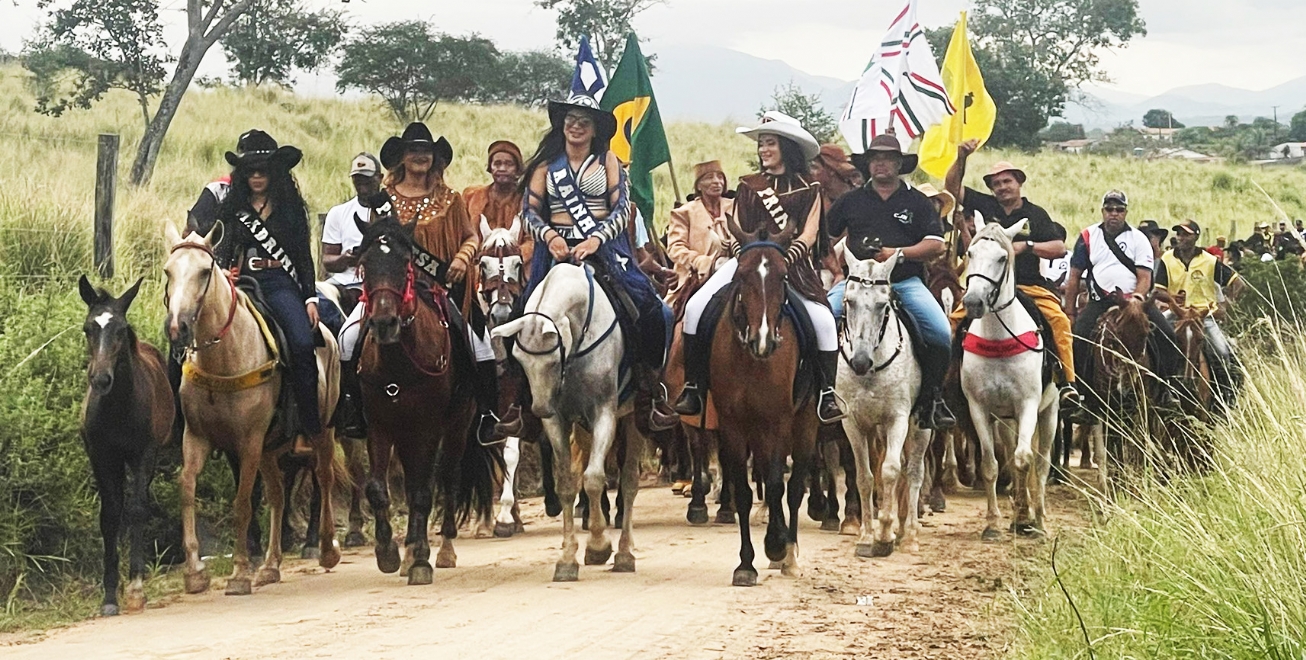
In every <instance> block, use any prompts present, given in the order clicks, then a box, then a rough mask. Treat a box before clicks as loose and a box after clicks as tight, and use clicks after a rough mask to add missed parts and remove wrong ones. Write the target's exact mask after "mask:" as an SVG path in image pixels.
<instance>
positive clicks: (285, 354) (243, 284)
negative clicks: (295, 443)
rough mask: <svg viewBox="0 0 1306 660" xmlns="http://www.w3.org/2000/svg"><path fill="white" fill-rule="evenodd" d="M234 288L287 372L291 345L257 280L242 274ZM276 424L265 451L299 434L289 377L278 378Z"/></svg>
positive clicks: (279, 365)
mask: <svg viewBox="0 0 1306 660" xmlns="http://www.w3.org/2000/svg"><path fill="white" fill-rule="evenodd" d="M236 287H237V288H239V289H240V290H241V291H243V292H245V296H246V300H247V301H248V302H249V304H250V305H251V306H252V309H251V310H250V311H251V312H253V313H254V320H255V321H257V322H258V325H259V329H260V330H262V332H263V340H264V342H265V343H266V344H267V347H268V350H269V351H271V352H272V360H273V362H275V363H276V364H277V368H278V369H280V370H281V371H282V373H288V372H290V371H291V370H292V369H293V368H294V364H292V363H291V359H292V358H291V354H290V347H289V345H288V343H287V342H286V335H285V332H284V331H282V329H281V326H280V325H278V324H277V317H276V316H275V315H273V314H272V309H271V308H270V307H269V306H268V303H267V300H266V299H265V298H264V297H263V288H262V287H260V286H259V283H258V281H257V280H255V279H254V278H252V277H248V276H242V277H241V278H240V279H239V280H237V281H236ZM315 336H316V337H317V338H318V339H317V340H318V341H321V335H320V334H316V333H315ZM278 423H280V425H279V428H280V429H281V433H280V434H278V435H276V436H269V437H268V438H267V440H266V444H265V446H264V447H263V449H264V450H265V451H267V450H272V449H277V448H280V447H282V446H283V445H285V444H287V443H289V442H290V441H292V440H294V439H295V436H296V435H299V406H298V404H296V403H295V392H294V388H293V386H292V385H291V382H290V378H282V379H281V391H280V392H278V393H277V408H276V412H275V413H274V414H273V416H272V425H273V427H278Z"/></svg>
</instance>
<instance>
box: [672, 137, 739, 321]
mask: <svg viewBox="0 0 1306 660" xmlns="http://www.w3.org/2000/svg"><path fill="white" fill-rule="evenodd" d="M734 210H735V200H734V193H733V192H727V191H726V174H725V170H724V169H722V168H721V162H720V161H716V160H713V161H708V162H706V163H699V164H697V165H695V166H694V193H693V194H692V195H690V196H689V199H688V201H686V202H685V203H684V204H682V205H681V206H679V207H677V208H676V209H675V210H673V211H671V222H670V224H669V226H668V227H667V256H669V257H670V258H671V262H672V263H673V264H674V265H675V269H676V286H675V288H673V289H672V290H671V291H670V292H668V293H667V298H666V301H667V304H668V305H670V306H671V308H672V309H673V310H674V309H678V308H680V307H683V306H684V304H685V303H686V302H688V301H689V297H690V296H692V295H693V294H694V292H695V291H697V290H698V287H699V286H700V285H702V283H703V282H705V281H707V279H708V278H709V277H711V276H712V273H714V272H716V264H717V261H718V260H720V259H721V252H722V248H723V247H724V246H725V244H726V241H727V239H728V238H729V237H730V230H729V229H727V228H726V216H727V215H734Z"/></svg>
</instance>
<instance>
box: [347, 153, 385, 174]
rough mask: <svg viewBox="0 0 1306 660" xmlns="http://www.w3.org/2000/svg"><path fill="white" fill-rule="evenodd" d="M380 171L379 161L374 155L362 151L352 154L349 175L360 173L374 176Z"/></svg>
mask: <svg viewBox="0 0 1306 660" xmlns="http://www.w3.org/2000/svg"><path fill="white" fill-rule="evenodd" d="M380 171H381V163H379V162H378V161H377V160H376V156H373V155H372V154H369V153H367V152H363V153H361V154H358V155H357V156H354V160H353V162H352V163H351V164H350V166H349V176H354V175H355V174H362V175H363V176H376V173H377V172H380Z"/></svg>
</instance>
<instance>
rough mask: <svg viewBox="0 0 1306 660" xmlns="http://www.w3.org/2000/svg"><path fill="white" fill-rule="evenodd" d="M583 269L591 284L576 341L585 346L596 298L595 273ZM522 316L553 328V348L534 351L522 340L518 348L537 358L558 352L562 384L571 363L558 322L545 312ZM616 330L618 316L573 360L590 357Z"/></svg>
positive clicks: (578, 352) (576, 352) (580, 349)
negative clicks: (582, 321)
mask: <svg viewBox="0 0 1306 660" xmlns="http://www.w3.org/2000/svg"><path fill="white" fill-rule="evenodd" d="M581 269H582V270H584V271H585V280H586V281H587V282H588V284H589V298H588V304H587V305H586V309H585V323H584V324H583V325H582V326H581V330H580V334H579V335H577V336H576V340H575V341H576V342H577V343H579V344H581V345H583V344H584V342H585V335H587V334H589V329H590V323H591V322H592V321H593V320H594V299H595V297H594V273H592V272H591V271H590V269H588V268H585V267H584V266H582V267H581ZM522 316H523V317H526V316H538V317H540V318H542V319H544V320H546V321H548V322H549V324H550V325H552V326H553V331H554V334H555V335H556V336H557V340H556V341H555V342H554V344H553V346H550V347H549V348H548V349H546V350H542V351H533V350H531V349H529V348H526V347H525V346H524V345H522V342H521V341H520V340H518V342H517V348H518V349H519V350H521V352H523V353H525V354H527V355H532V356H537V357H538V356H542V355H550V354H552V353H554V352H557V353H558V355H559V359H558V381H559V382H561V381H562V380H564V379H566V377H567V367H568V366H570V364H571V363H570V362H568V360H567V346H565V345H564V344H563V343H562V331H561V329H560V328H559V327H558V322H557V321H555V320H553V317H551V316H549V315H548V314H545V313H544V312H522ZM616 329H617V319H616V315H615V314H614V315H613V319H612V324H611V325H609V326H608V329H607V330H604V331H603V334H601V335H599V338H598V339H595V340H594V341H592V342H590V345H589V346H585V347H584V348H578V349H573V350H572V354H571V360H572V361H575V360H579V359H580V358H583V357H585V356H586V355H589V354H590V353H592V352H594V350H595V349H597V348H598V347H599V346H600V345H602V344H603V342H605V341H607V339H608V337H609V336H611V335H612V333H613V332H615V331H616Z"/></svg>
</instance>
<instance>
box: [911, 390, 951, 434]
mask: <svg viewBox="0 0 1306 660" xmlns="http://www.w3.org/2000/svg"><path fill="white" fill-rule="evenodd" d="M916 424H917V425H918V426H919V427H920V428H922V429H933V430H936V431H946V430H948V429H950V428H952V427H954V426H956V425H957V418H956V417H955V416H953V414H952V411H951V410H949V409H948V404H947V402H946V401H944V400H943V388H941V387H933V388H931V389H930V392H929V394H927V395H926V396H923V397H921V403H920V408H919V409H918V410H917V412H916Z"/></svg>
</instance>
